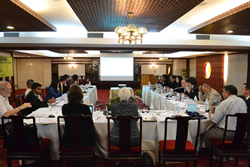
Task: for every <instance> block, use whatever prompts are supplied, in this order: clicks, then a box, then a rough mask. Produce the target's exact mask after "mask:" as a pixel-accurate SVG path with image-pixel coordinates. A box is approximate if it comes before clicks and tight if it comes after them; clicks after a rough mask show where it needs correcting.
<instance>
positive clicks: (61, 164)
mask: <svg viewBox="0 0 250 167" xmlns="http://www.w3.org/2000/svg"><path fill="white" fill-rule="evenodd" d="M59 163H60V167H63V160H61V159H60V160H59Z"/></svg>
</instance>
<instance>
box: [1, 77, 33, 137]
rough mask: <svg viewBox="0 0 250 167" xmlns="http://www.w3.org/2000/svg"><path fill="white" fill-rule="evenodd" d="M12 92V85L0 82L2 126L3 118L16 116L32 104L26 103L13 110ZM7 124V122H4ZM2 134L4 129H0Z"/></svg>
mask: <svg viewBox="0 0 250 167" xmlns="http://www.w3.org/2000/svg"><path fill="white" fill-rule="evenodd" d="M11 92H12V88H11V84H10V83H9V82H7V81H0V126H2V117H3V116H5V117H8V116H10V115H15V114H17V113H18V112H19V111H21V110H23V109H25V108H27V107H31V104H30V103H24V104H23V105H21V106H19V107H17V108H15V109H14V108H13V107H12V106H11V105H10V103H9V99H8V97H10V94H11ZM4 123H7V122H4ZM0 133H1V134H2V133H3V132H2V127H0Z"/></svg>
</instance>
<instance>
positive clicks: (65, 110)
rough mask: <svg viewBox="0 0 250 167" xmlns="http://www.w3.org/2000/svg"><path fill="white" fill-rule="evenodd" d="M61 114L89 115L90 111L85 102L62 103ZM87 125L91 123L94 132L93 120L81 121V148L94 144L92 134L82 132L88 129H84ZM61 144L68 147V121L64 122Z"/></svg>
mask: <svg viewBox="0 0 250 167" xmlns="http://www.w3.org/2000/svg"><path fill="white" fill-rule="evenodd" d="M62 114H63V115H67V114H83V115H91V112H90V110H89V106H87V105H85V104H64V105H63V106H62ZM88 125H91V127H90V128H91V129H92V132H93V133H94V124H93V120H91V122H81V125H80V126H81V130H82V131H81V134H80V135H81V141H82V148H85V147H88V146H93V145H94V139H93V135H92V136H88V135H86V134H85V133H84V132H86V131H88V129H86V128H87V127H88ZM62 145H63V146H64V147H68V148H69V147H70V136H69V130H68V122H65V132H64V134H63V136H62Z"/></svg>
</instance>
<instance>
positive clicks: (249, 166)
mask: <svg viewBox="0 0 250 167" xmlns="http://www.w3.org/2000/svg"><path fill="white" fill-rule="evenodd" d="M248 167H250V157H248Z"/></svg>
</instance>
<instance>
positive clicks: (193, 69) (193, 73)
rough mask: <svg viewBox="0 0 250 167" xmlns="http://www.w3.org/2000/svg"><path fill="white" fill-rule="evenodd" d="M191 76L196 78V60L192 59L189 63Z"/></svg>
mask: <svg viewBox="0 0 250 167" xmlns="http://www.w3.org/2000/svg"><path fill="white" fill-rule="evenodd" d="M189 68H190V71H189V76H190V77H196V59H190V61H189Z"/></svg>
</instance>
